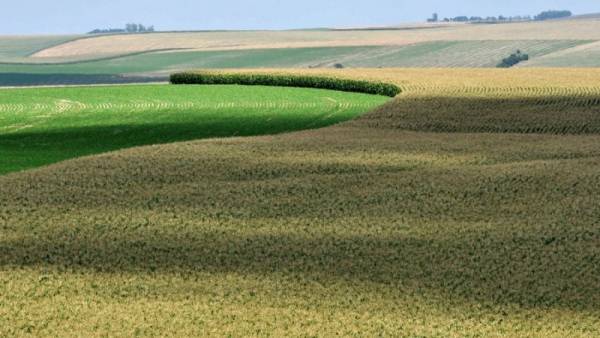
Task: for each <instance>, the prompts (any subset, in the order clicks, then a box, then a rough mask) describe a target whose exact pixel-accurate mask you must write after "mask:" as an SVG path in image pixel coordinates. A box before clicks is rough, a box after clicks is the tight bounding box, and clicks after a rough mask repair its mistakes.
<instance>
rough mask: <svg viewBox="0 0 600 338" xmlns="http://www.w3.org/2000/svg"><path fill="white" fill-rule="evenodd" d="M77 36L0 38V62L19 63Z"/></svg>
mask: <svg viewBox="0 0 600 338" xmlns="http://www.w3.org/2000/svg"><path fill="white" fill-rule="evenodd" d="M77 37H78V36H77V35H63V36H0V61H1V62H19V61H24V60H27V58H28V57H29V56H31V55H32V54H35V53H37V52H39V51H41V50H44V49H46V48H51V47H53V46H56V45H60V44H63V43H66V42H68V41H71V40H73V39H76V38H77Z"/></svg>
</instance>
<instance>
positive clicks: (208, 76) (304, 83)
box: [171, 72, 401, 97]
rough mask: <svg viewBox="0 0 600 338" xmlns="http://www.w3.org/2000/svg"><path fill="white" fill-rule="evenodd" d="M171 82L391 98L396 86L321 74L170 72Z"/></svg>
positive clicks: (398, 88) (395, 91)
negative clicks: (371, 95)
mask: <svg viewBox="0 0 600 338" xmlns="http://www.w3.org/2000/svg"><path fill="white" fill-rule="evenodd" d="M171 83H172V84H203V85H214V84H220V85H232V84H235V85H245V86H256V85H258V86H280V87H299V88H319V89H331V90H339V91H344V92H355V93H365V94H374V95H383V96H389V97H394V96H396V95H398V94H400V91H401V90H400V87H398V86H396V85H394V84H390V83H384V82H370V81H360V80H351V79H342V78H335V77H323V76H301V75H285V74H281V75H279V74H249V73H246V74H239V73H230V74H227V73H207V72H187V73H175V74H172V75H171Z"/></svg>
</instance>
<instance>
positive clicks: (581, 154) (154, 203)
mask: <svg viewBox="0 0 600 338" xmlns="http://www.w3.org/2000/svg"><path fill="white" fill-rule="evenodd" d="M263 71H264V70H263ZM281 72H283V71H281ZM285 72H298V71H285ZM324 72H325V73H328V74H333V75H336V76H344V77H352V78H368V79H377V80H386V81H393V82H394V83H397V84H398V85H400V86H402V87H403V88H404V90H405V92H404V93H403V94H401V95H400V96H398V97H397V98H396V99H395V101H393V102H392V103H390V104H388V105H386V106H384V107H382V108H379V109H377V110H376V111H374V112H372V113H370V114H367V115H365V116H363V117H362V118H359V119H357V120H355V121H351V122H348V123H343V124H341V125H338V126H334V127H329V128H325V129H320V130H312V131H304V132H298V133H292V134H286V135H279V136H268V137H255V138H231V139H214V140H206V141H197V142H187V143H179V144H171V145H161V146H151V147H143V148H135V149H129V150H126V151H121V152H116V153H109V154H105V155H100V156H94V157H87V158H81V159H77V160H73V161H68V162H64V163H60V164H57V165H52V166H49V167H46V168H41V169H37V170H33V171H28V172H23V173H16V174H9V175H7V176H2V177H0V335H22V334H26V333H32V334H35V335H48V336H56V335H73V336H81V335H85V336H96V335H97V336H102V335H108V336H113V335H128V336H129V335H136V334H137V335H156V336H164V335H173V336H190V335H202V336H224V335H225V336H226V335H233V336H266V335H273V336H333V335H342V336H375V335H389V336H399V335H400V336H439V337H454V336H456V337H464V336H492V337H493V336H520V337H567V336H568V337H597V336H598V335H600V319H599V318H600V231H599V229H600V203H599V200H598V196H600V171H599V170H598V168H599V166H600V146H599V145H600V129H598V128H597V126H598V125H599V124H600V119H599V117H598V116H599V115H600V84H599V83H598V80H597V79H599V78H600V70H549V69H531V70H529V69H512V70H508V71H506V70H504V71H498V70H464V69H463V70H460V69H459V70H440V69H428V70H405V69H380V70H343V71H333V70H330V71H324V70H317V71H314V72H311V73H321V74H322V73H324ZM303 73H307V71H303ZM586 121H587V122H586ZM524 127H526V128H524ZM478 131H485V132H478Z"/></svg>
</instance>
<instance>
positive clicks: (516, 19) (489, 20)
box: [427, 10, 573, 23]
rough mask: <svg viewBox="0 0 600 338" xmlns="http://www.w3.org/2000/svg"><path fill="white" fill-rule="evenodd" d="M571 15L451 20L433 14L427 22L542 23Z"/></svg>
mask: <svg viewBox="0 0 600 338" xmlns="http://www.w3.org/2000/svg"><path fill="white" fill-rule="evenodd" d="M572 15H573V13H572V12H571V11H568V10H561V11H556V10H551V11H544V12H541V13H540V14H538V15H536V16H534V17H532V16H531V15H525V16H521V15H517V16H503V15H500V16H497V17H496V16H488V17H481V16H470V17H469V16H466V15H461V16H455V17H453V18H443V19H440V18H439V16H438V14H437V13H433V15H432V17H431V18H429V19H427V22H472V23H497V22H522V21H544V20H550V19H560V18H568V17H570V16H572Z"/></svg>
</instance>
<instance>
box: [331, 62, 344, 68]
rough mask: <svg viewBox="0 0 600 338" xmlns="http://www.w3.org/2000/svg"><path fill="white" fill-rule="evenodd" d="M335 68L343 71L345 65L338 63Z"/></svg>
mask: <svg viewBox="0 0 600 338" xmlns="http://www.w3.org/2000/svg"><path fill="white" fill-rule="evenodd" d="M333 68H337V69H343V68H344V65H343V64H341V63H336V64H334V65H333Z"/></svg>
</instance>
